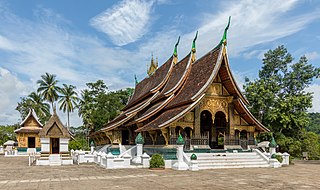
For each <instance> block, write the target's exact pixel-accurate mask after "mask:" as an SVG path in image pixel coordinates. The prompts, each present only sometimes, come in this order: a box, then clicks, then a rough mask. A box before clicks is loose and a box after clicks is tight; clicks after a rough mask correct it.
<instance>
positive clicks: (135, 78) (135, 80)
mask: <svg viewBox="0 0 320 190" xmlns="http://www.w3.org/2000/svg"><path fill="white" fill-rule="evenodd" d="M134 82H135V85H136V86H137V84H138V83H139V81H138V79H137V75H136V74H134Z"/></svg>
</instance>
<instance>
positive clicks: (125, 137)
mask: <svg viewBox="0 0 320 190" xmlns="http://www.w3.org/2000/svg"><path fill="white" fill-rule="evenodd" d="M121 135H122V142H121V144H122V145H128V144H129V131H128V130H122V132H121Z"/></svg>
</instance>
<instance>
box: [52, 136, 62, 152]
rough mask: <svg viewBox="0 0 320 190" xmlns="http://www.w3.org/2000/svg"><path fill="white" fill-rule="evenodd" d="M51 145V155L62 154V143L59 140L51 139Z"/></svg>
mask: <svg viewBox="0 0 320 190" xmlns="http://www.w3.org/2000/svg"><path fill="white" fill-rule="evenodd" d="M50 141H51V142H50V144H51V154H59V153H60V143H59V138H50Z"/></svg>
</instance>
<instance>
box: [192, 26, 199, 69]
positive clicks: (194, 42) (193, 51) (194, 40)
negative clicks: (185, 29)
mask: <svg viewBox="0 0 320 190" xmlns="http://www.w3.org/2000/svg"><path fill="white" fill-rule="evenodd" d="M197 38H198V31H197V33H196V36H195V37H194V39H193V41H192V48H191V52H192V57H191V62H192V63H193V62H195V60H196V40H197Z"/></svg>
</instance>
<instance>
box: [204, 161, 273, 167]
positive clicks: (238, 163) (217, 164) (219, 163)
mask: <svg viewBox="0 0 320 190" xmlns="http://www.w3.org/2000/svg"><path fill="white" fill-rule="evenodd" d="M263 164H267V163H266V162H264V161H254V162H207V163H199V164H198V165H199V167H201V166H204V167H205V166H221V165H222V166H229V165H239V166H241V165H263Z"/></svg>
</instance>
